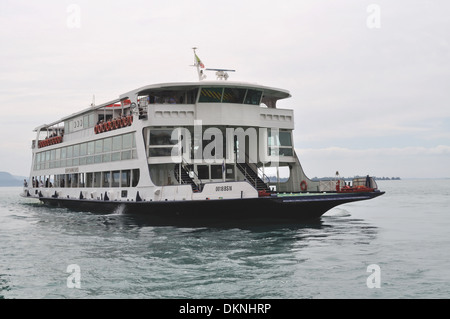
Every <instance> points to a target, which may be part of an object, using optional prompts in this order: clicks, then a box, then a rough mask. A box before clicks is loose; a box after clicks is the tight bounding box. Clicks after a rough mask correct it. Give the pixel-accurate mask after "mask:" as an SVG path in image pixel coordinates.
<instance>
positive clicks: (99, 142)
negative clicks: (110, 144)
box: [95, 140, 103, 154]
mask: <svg viewBox="0 0 450 319" xmlns="http://www.w3.org/2000/svg"><path fill="white" fill-rule="evenodd" d="M102 152H103V140H96V141H95V154H99V153H102Z"/></svg>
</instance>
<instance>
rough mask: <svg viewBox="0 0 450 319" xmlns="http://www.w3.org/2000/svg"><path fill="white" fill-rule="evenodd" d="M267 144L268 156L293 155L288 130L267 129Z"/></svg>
mask: <svg viewBox="0 0 450 319" xmlns="http://www.w3.org/2000/svg"><path fill="white" fill-rule="evenodd" d="M268 146H269V155H270V156H293V155H294V150H293V149H292V136H291V132H290V131H278V130H269V132H268Z"/></svg>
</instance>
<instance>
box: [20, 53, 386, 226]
mask: <svg viewBox="0 0 450 319" xmlns="http://www.w3.org/2000/svg"><path fill="white" fill-rule="evenodd" d="M195 49H196V48H194V65H193V66H194V67H196V69H197V74H198V81H194V82H176V83H161V84H151V85H147V86H144V87H141V88H138V89H135V90H132V91H130V92H126V93H124V94H122V95H120V96H119V97H118V98H116V99H114V100H111V101H108V102H106V103H103V104H100V105H91V106H90V107H88V108H86V109H83V110H81V111H79V112H77V113H75V114H71V115H69V116H67V117H64V118H62V119H60V120H57V121H55V122H53V123H50V124H44V125H41V126H39V127H37V128H36V129H35V132H36V138H35V139H34V140H33V141H32V167H31V172H30V176H29V180H28V183H27V185H25V186H24V189H23V192H22V193H21V195H22V196H24V197H28V198H35V199H37V200H39V201H41V202H43V203H44V204H47V205H50V206H57V207H64V208H68V209H72V210H76V211H89V212H92V213H102V214H108V213H114V212H118V211H119V212H122V213H129V214H141V215H142V216H145V217H146V218H148V219H149V220H150V221H151V222H153V223H154V224H158V225H173V224H179V223H183V222H185V223H188V224H189V223H205V222H228V221H241V222H249V223H252V224H259V223H279V222H281V223H291V222H303V221H307V220H312V219H318V218H320V216H322V215H323V214H324V213H325V212H327V211H328V210H329V209H331V208H333V207H335V206H337V205H341V204H344V203H349V202H354V201H360V200H368V199H372V198H375V197H378V196H380V195H382V194H384V192H381V191H379V190H378V187H377V184H376V182H375V180H374V178H372V177H369V176H367V177H365V178H357V179H354V180H353V181H352V184H351V185H347V184H346V183H345V181H344V180H342V179H340V178H339V177H337V178H336V179H333V180H329V181H314V180H311V179H309V178H308V177H307V176H306V174H305V173H304V171H303V168H302V166H301V164H300V161H299V159H298V156H297V154H296V151H295V149H294V140H293V130H294V114H293V111H292V110H291V109H283V108H278V107H277V103H278V101H280V100H283V99H287V98H289V97H291V95H290V93H289V91H287V90H284V89H280V88H274V87H269V86H264V85H260V84H254V83H245V82H236V81H228V77H229V75H228V73H229V72H233V71H234V70H225V69H207V68H205V66H204V64H203V63H202V61H201V60H200V58H199V57H198V55H197V53H196V51H195ZM205 71H213V72H215V75H216V76H217V79H215V80H213V81H211V80H206V79H205V78H206V72H205ZM279 170H284V171H287V172H289V177H288V178H287V180H286V181H282V180H280V179H279V178H278V177H268V176H267V174H266V173H267V172H268V171H272V172H274V171H276V172H279ZM277 176H278V175H277Z"/></svg>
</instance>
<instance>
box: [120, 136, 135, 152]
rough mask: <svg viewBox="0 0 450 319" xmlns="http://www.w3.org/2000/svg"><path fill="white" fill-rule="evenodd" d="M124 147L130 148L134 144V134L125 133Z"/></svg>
mask: <svg viewBox="0 0 450 319" xmlns="http://www.w3.org/2000/svg"><path fill="white" fill-rule="evenodd" d="M122 143H123V149H129V148H131V147H132V145H133V134H125V135H123V139H122Z"/></svg>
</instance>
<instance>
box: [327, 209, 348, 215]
mask: <svg viewBox="0 0 450 319" xmlns="http://www.w3.org/2000/svg"><path fill="white" fill-rule="evenodd" d="M324 216H329V217H349V216H352V214H351V213H350V212H349V211H348V210H346V209H342V208H333V209H332V210H330V211H328V212H327V213H326V214H325V215H324Z"/></svg>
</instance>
